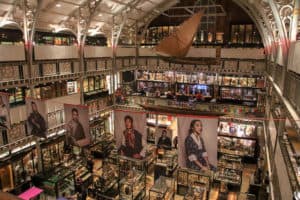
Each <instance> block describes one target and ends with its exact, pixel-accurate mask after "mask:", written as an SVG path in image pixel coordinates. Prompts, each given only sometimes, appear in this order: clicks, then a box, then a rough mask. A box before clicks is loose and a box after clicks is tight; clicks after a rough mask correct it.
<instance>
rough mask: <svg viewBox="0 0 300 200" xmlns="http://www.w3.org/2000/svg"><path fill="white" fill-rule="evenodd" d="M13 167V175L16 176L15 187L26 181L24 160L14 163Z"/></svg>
mask: <svg viewBox="0 0 300 200" xmlns="http://www.w3.org/2000/svg"><path fill="white" fill-rule="evenodd" d="M12 167H13V171H14V173H13V174H14V180H15V185H20V184H21V183H23V182H24V181H25V177H24V167H23V163H22V159H20V160H17V161H14V162H13V164H12Z"/></svg>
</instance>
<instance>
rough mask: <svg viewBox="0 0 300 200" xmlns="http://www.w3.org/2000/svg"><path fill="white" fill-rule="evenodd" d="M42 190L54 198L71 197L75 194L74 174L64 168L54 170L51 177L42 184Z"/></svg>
mask: <svg viewBox="0 0 300 200" xmlns="http://www.w3.org/2000/svg"><path fill="white" fill-rule="evenodd" d="M42 188H43V189H44V190H45V193H47V194H48V195H50V196H55V197H56V198H58V197H62V196H71V195H73V194H74V193H75V180H74V172H73V171H70V170H69V169H68V168H65V167H59V168H56V169H55V170H54V171H53V172H52V176H50V177H49V178H48V179H47V180H46V181H44V182H43V186H42Z"/></svg>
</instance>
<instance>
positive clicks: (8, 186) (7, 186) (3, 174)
mask: <svg viewBox="0 0 300 200" xmlns="http://www.w3.org/2000/svg"><path fill="white" fill-rule="evenodd" d="M0 181H1V184H0V191H3V192H8V191H10V190H12V189H13V188H14V181H13V173H12V166H11V165H10V164H9V165H4V166H1V167H0Z"/></svg>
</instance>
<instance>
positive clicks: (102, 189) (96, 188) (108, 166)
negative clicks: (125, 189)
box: [88, 159, 119, 199]
mask: <svg viewBox="0 0 300 200" xmlns="http://www.w3.org/2000/svg"><path fill="white" fill-rule="evenodd" d="M118 181H119V176H118V166H117V163H111V162H110V160H107V159H105V160H103V165H102V167H101V169H100V170H97V171H96V172H95V173H94V174H93V184H92V185H91V186H90V187H89V189H88V193H89V196H91V197H93V198H94V199H115V197H116V196H117V195H118V193H119V190H118V186H119V185H118Z"/></svg>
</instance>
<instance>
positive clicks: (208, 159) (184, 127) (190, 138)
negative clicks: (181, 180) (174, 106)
mask: <svg viewBox="0 0 300 200" xmlns="http://www.w3.org/2000/svg"><path fill="white" fill-rule="evenodd" d="M217 128H218V118H205V117H198V116H195V117H190V116H187V117H178V164H179V166H180V167H187V168H191V169H194V170H204V171H206V170H216V167H217V161H218V159H217V148H218V140H217Z"/></svg>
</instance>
